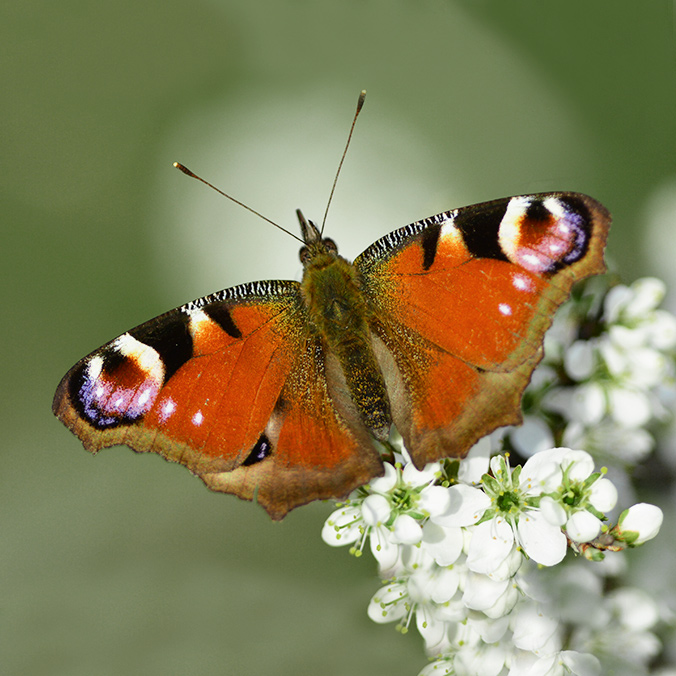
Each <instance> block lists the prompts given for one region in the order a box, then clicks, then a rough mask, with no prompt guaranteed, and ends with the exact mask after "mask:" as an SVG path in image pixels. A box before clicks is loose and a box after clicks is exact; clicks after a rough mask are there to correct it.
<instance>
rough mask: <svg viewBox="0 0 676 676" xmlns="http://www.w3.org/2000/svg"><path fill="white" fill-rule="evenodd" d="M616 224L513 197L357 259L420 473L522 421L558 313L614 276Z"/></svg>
mask: <svg viewBox="0 0 676 676" xmlns="http://www.w3.org/2000/svg"><path fill="white" fill-rule="evenodd" d="M609 224H610V217H609V214H608V212H607V211H606V210H605V208H604V207H603V206H602V205H600V204H599V203H598V202H596V201H595V200H593V199H591V198H589V197H587V196H585V195H580V194H577V193H545V194H540V195H527V196H521V197H512V198H506V199H501V200H495V201H492V202H487V203H484V204H477V205H473V206H470V207H466V208H464V209H458V210H454V211H449V212H445V213H442V214H439V215H437V216H433V217H431V218H428V219H425V220H423V221H419V222H417V223H413V224H411V225H409V226H406V227H404V228H401V229H400V230H396V231H394V232H392V233H390V234H389V235H386V236H385V237H383V238H382V239H380V240H378V241H377V242H375V243H374V244H373V245H372V246H371V247H369V248H368V249H367V250H366V251H365V252H364V253H363V254H361V256H359V257H358V258H357V260H356V261H355V266H356V267H357V269H358V270H359V272H360V274H361V277H362V280H363V282H362V283H363V288H364V292H365V294H366V295H367V297H368V299H369V303H370V305H371V308H372V314H373V322H372V330H373V333H374V336H375V338H374V341H375V344H376V346H377V349H378V354H379V359H380V363H381V368H382V370H383V373H384V376H385V380H386V382H387V386H388V392H390V400H391V404H392V417H393V420H394V423H395V425H396V426H397V428H398V429H399V431H400V433H401V434H402V436H403V438H404V441H405V443H406V446H407V448H408V450H409V452H410V453H411V456H412V458H413V460H414V462H415V463H416V465H417V466H418V467H422V466H423V465H424V464H425V463H426V462H429V461H432V460H436V459H438V458H441V457H446V456H463V455H465V454H466V453H467V451H468V449H469V448H470V446H471V445H472V444H473V443H474V442H475V441H476V440H477V439H479V438H480V437H482V436H484V435H485V434H488V433H489V432H491V431H492V430H494V429H495V428H496V427H499V426H502V425H508V424H515V423H518V422H519V421H520V419H521V414H520V399H521V395H522V393H523V390H524V389H525V387H526V385H527V384H528V381H529V379H530V375H531V373H532V371H533V369H534V368H535V366H536V365H537V363H538V362H539V360H540V358H541V353H542V341H543V337H544V332H545V331H546V330H547V328H548V327H549V326H550V324H551V321H552V318H553V314H554V312H555V310H556V308H557V307H558V306H559V305H560V304H561V303H562V302H563V301H564V300H565V299H566V298H567V297H568V294H569V292H570V289H571V286H572V284H573V283H574V282H575V281H577V280H579V279H583V278H584V277H587V276H589V275H592V274H597V273H600V272H603V270H604V269H605V268H604V264H603V249H604V246H605V240H606V236H607V231H608V227H609Z"/></svg>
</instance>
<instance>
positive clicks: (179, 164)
mask: <svg viewBox="0 0 676 676" xmlns="http://www.w3.org/2000/svg"><path fill="white" fill-rule="evenodd" d="M353 126H354V125H353ZM174 166H175V167H176V168H177V169H178V170H180V171H182V172H183V173H184V174H186V176H190V177H191V178H196V179H197V180H198V181H201V182H202V183H204V185H208V186H209V187H210V188H211V189H212V190H215V191H216V192H217V193H218V194H219V195H223V197H227V198H228V199H229V200H230V201H231V202H234V203H235V204H239V206H240V207H244V208H245V209H246V210H247V211H250V212H251V213H252V214H256V216H258V217H259V218H262V219H263V220H264V221H267V222H268V223H270V225H274V226H275V228H278V229H279V230H281V231H282V232H285V233H286V234H287V235H291V237H293V238H294V239H297V240H298V241H299V242H300V243H301V244H305V242H304V241H303V240H302V239H301V238H300V237H298V236H297V235H294V234H293V233H292V232H290V231H289V230H287V229H286V228H283V227H282V226H281V225H279V224H278V223H275V222H274V221H271V220H270V219H269V218H267V217H266V216H263V214H261V213H259V212H258V211H256V210H255V209H252V208H251V207H250V206H248V205H246V204H244V202H240V201H239V200H237V199H235V198H234V197H233V196H232V195H228V193H226V192H223V191H222V190H220V189H219V188H217V187H216V186H215V185H212V184H211V183H209V181H205V180H204V179H203V178H202V177H201V176H198V175H197V174H194V173H193V172H192V171H190V169H188V167H186V166H184V165H182V164H181V163H180V162H174Z"/></svg>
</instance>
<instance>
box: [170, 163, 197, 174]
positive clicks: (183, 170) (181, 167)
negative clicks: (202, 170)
mask: <svg viewBox="0 0 676 676" xmlns="http://www.w3.org/2000/svg"><path fill="white" fill-rule="evenodd" d="M173 166H174V167H176V169H178V170H179V171H182V172H183V173H184V174H187V175H188V176H194V175H195V174H193V173H192V171H190V169H188V167H186V166H185V165H183V164H181V163H180V162H174V163H173Z"/></svg>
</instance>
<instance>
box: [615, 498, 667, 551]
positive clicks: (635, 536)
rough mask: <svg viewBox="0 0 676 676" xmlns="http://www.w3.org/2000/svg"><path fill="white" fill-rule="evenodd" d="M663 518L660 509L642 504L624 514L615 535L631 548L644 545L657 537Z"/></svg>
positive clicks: (626, 510)
mask: <svg viewBox="0 0 676 676" xmlns="http://www.w3.org/2000/svg"><path fill="white" fill-rule="evenodd" d="M663 518H664V515H663V513H662V510H661V509H660V508H659V507H656V506H655V505H649V504H647V503H645V502H640V503H639V504H637V505H634V506H633V507H630V508H629V509H625V510H624V512H622V514H621V515H620V518H619V520H618V523H617V526H616V527H615V528H614V529H613V534H614V535H615V537H616V538H617V539H620V540H623V541H625V542H627V544H629V545H630V546H637V545H642V544H643V543H644V542H647V541H648V540H652V538H654V537H655V536H656V535H657V533H658V532H659V530H660V528H661V526H662V519H663Z"/></svg>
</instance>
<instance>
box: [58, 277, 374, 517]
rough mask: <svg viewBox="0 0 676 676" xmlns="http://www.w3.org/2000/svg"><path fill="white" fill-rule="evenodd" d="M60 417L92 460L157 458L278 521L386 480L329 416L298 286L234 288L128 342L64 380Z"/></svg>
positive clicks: (353, 436)
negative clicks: (127, 453)
mask: <svg viewBox="0 0 676 676" xmlns="http://www.w3.org/2000/svg"><path fill="white" fill-rule="evenodd" d="M53 410H54V413H55V414H56V415H57V416H58V417H59V418H60V419H61V420H62V421H63V422H64V423H65V424H66V425H67V426H68V427H69V428H70V429H71V430H72V431H73V432H74V433H75V434H76V435H77V436H78V437H79V438H80V439H81V440H82V441H83V443H84V445H85V447H86V448H87V449H88V450H90V451H92V452H96V451H97V450H99V449H101V448H104V447H107V446H113V445H116V444H126V445H128V446H129V447H131V448H132V449H134V450H135V451H138V452H144V451H151V452H155V453H159V454H161V455H163V456H164V457H166V458H167V459H169V460H173V461H176V462H180V463H182V464H184V465H186V466H187V467H188V468H189V469H190V470H191V471H193V472H194V473H195V474H197V475H199V476H200V477H201V478H202V479H203V480H204V481H205V483H206V484H207V485H208V486H209V487H210V488H212V489H214V490H221V491H224V492H229V493H235V494H237V495H239V496H240V497H243V498H245V499H252V498H254V497H256V498H257V500H258V501H259V502H260V503H261V504H262V505H263V506H264V507H265V508H266V509H267V510H268V512H269V513H270V514H271V515H272V516H273V517H274V518H281V517H282V516H284V514H286V512H288V510H289V509H291V508H293V507H295V506H297V505H299V504H304V503H307V502H309V501H311V500H314V499H317V498H320V497H334V496H341V495H345V494H347V493H348V492H349V491H350V490H352V489H353V488H355V487H356V486H357V485H360V484H362V483H365V482H366V481H368V479H370V478H371V477H372V476H374V475H375V474H378V473H380V472H381V471H382V467H381V463H380V461H379V459H378V455H377V454H376V453H375V451H374V450H373V444H372V441H371V440H370V439H369V438H368V435H367V434H366V432H365V431H364V430H362V429H357V430H355V429H349V428H348V425H347V423H346V422H345V421H344V420H343V419H342V418H341V417H340V415H339V414H338V413H337V411H336V408H335V406H334V405H333V402H332V400H331V398H330V396H329V394H328V390H327V382H326V378H325V376H324V355H323V352H322V350H321V348H320V346H319V345H318V342H317V338H316V337H312V336H311V335H310V334H309V330H308V325H307V321H306V317H305V311H304V306H303V303H302V301H301V298H300V293H299V285H298V284H297V283H296V282H259V283H254V284H246V285H243V286H240V287H235V288H233V289H227V290H225V291H223V292H220V293H218V294H213V295H212V296H208V297H206V298H202V299H199V300H197V301H194V302H192V303H189V304H187V305H185V306H182V307H180V308H177V309H176V310H173V311H171V312H169V313H166V314H164V315H162V316H160V317H157V318H155V319H153V320H151V321H149V322H147V323H145V324H142V325H140V326H138V327H136V328H135V329H132V330H131V331H128V332H127V333H125V334H123V335H122V336H120V337H118V338H116V339H115V340H113V341H112V342H110V343H109V344H107V345H105V346H103V347H102V348H100V349H99V350H97V351H96V352H94V353H92V354H91V355H89V356H88V357H85V358H84V359H83V360H81V361H80V362H79V363H78V364H76V365H75V366H74V367H73V368H72V369H71V370H70V371H69V372H68V373H67V374H66V376H65V377H64V378H63V380H62V381H61V384H60V385H59V387H58V389H57V392H56V395H55V397H54V404H53Z"/></svg>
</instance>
